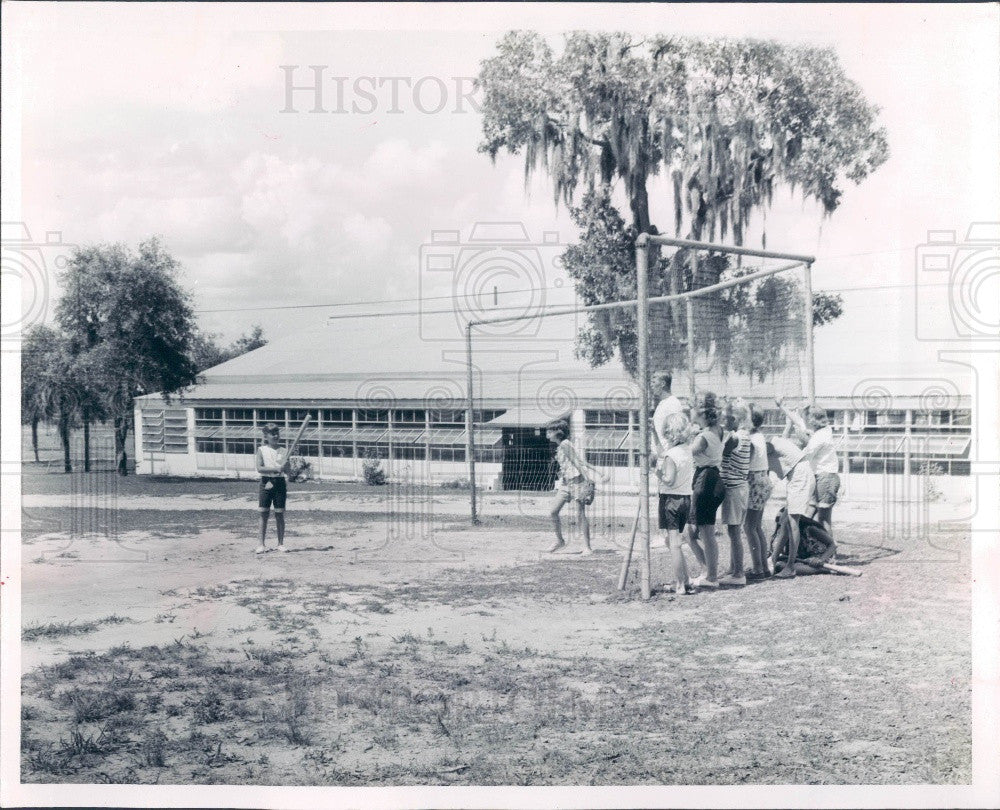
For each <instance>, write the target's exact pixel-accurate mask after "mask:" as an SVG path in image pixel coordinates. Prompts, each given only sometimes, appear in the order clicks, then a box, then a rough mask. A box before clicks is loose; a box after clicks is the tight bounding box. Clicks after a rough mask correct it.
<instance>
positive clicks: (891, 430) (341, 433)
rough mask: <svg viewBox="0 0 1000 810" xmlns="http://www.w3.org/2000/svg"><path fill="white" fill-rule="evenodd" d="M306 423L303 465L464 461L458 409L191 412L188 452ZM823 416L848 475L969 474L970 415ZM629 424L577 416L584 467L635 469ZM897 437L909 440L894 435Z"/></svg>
mask: <svg viewBox="0 0 1000 810" xmlns="http://www.w3.org/2000/svg"><path fill="white" fill-rule="evenodd" d="M503 413H505V411H504V410H503V409H483V410H477V411H475V412H474V420H475V423H476V425H477V429H476V433H475V439H476V442H475V443H476V449H475V452H476V460H477V461H482V462H493V463H500V462H501V461H502V460H503V454H504V448H503V447H502V446H501V442H500V439H501V433H500V431H499V430H498V429H495V428H489V427H484V425H485V423H487V422H489V421H490V420H492V419H495V418H496V417H497V416H500V415H502V414H503ZM908 413H909V424H907V416H908ZM307 415H308V416H309V417H311V419H312V422H313V425H315V427H310V429H309V430H307V431H306V434H305V435H304V438H303V440H302V441H301V442H300V444H299V447H298V451H297V452H298V453H299V454H300V455H302V456H304V457H306V458H365V457H374V458H383V459H389V458H393V459H401V460H430V461H451V462H465V461H466V446H467V445H466V438H467V437H466V434H465V430H464V428H465V411H464V410H461V409H419V408H414V409H409V408H408V409H395V408H322V409H296V408H197V409H195V437H194V438H195V446H196V450H197V452H198V454H199V455H201V454H227V455H233V456H238V457H240V456H242V457H245V456H250V455H253V453H254V451H255V450H256V448H257V446H258V445H259V442H260V435H261V434H260V428H261V427H262V426H263V425H265V424H267V423H269V422H271V423H276V424H278V425H279V426H280V427H283V428H284V429H285V430H286V433H285V435H286V437H287V436H288V435H289V432H291V431H294V429H295V428H296V427H297V426H298V424H300V423H301V421H302V420H303V419H305V418H306V416H307ZM829 415H830V417H831V419H832V422H833V424H834V425H835V429H836V430H837V433H838V449H839V450H840V451H841V453H842V457H844V458H845V459H846V463H847V466H848V469H849V470H850V471H851V472H862V473H881V472H889V473H893V472H899V473H901V472H902V471H903V469H904V467H905V464H906V459H907V457H908V456H909V458H910V464H911V471H913V472H920V471H925V470H928V469H929V470H931V471H932V473H933V474H936V473H944V474H951V475H968V474H969V462H968V445H969V441H968V434H969V431H970V424H971V412H970V411H969V410H930V411H911V412H907V411H898V410H897V411H892V410H890V411H877V410H867V411H830V412H829ZM637 418H638V415H637V412H636V411H629V410H587V411H585V413H584V426H585V431H584V448H585V453H586V458H587V460H588V461H589V462H590V463H591V464H594V465H597V466H601V467H634V466H637V465H638V448H637V435H636V434H637V430H636V424H637ZM783 426H784V416H783V414H782V413H781V412H780V411H779V410H776V409H773V410H768V411H765V421H764V425H763V427H762V429H763V431H764V432H765V433H768V434H771V433H777V432H780V431H781V429H782V428H783ZM904 433H905V434H907V437H904V436H902V435H900V434H904ZM893 436H895V437H896V438H895V439H894V438H893ZM142 437H143V448H144V449H145V450H146V451H149V452H166V453H187V452H188V422H187V412H186V411H185V410H184V409H182V408H161V409H155V408H154V409H143V411H142ZM935 437H945V438H935ZM904 441H905V442H906V446H905V447H904ZM907 450H908V451H909V452H907ZM508 452H509V450H508Z"/></svg>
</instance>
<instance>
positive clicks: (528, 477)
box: [501, 427, 557, 491]
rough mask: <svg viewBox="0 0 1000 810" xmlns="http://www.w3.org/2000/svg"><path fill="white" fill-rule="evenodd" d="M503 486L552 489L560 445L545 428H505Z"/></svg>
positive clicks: (508, 488)
mask: <svg viewBox="0 0 1000 810" xmlns="http://www.w3.org/2000/svg"><path fill="white" fill-rule="evenodd" d="M503 448H504V452H503V467H502V468H501V471H502V475H501V480H502V486H503V488H504V489H505V490H511V489H530V490H536V491H538V490H540V491H545V490H550V489H552V488H553V487H555V482H556V472H557V471H556V459H555V456H556V446H555V445H554V444H552V443H551V442H550V441H549V440H548V439H546V438H545V430H544V429H543V428H521V427H515V428H504V429H503Z"/></svg>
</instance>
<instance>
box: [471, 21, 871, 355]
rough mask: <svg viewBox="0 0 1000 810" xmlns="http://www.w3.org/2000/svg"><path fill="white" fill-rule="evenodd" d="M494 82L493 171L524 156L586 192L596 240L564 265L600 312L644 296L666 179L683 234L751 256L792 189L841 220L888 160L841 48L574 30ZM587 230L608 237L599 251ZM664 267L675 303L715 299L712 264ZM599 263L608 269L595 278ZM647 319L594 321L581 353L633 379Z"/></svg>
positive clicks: (657, 267)
mask: <svg viewBox="0 0 1000 810" xmlns="http://www.w3.org/2000/svg"><path fill="white" fill-rule="evenodd" d="M479 83H480V86H481V87H482V89H483V91H484V107H483V114H484V118H483V134H484V137H483V141H482V143H481V144H480V150H481V151H483V152H485V153H486V154H488V155H489V156H490V157H491V158H494V159H495V158H496V156H497V155H498V154H499V153H500V152H501V151H507V152H509V153H512V154H523V156H524V166H525V175H526V179H527V178H530V176H531V175H532V173H533V172H536V171H538V170H539V169H541V170H543V171H544V172H545V173H546V174H547V175H548V176H549V178H550V179H551V182H552V188H553V192H554V196H555V199H556V201H557V202H562V203H565V204H567V205H569V206H571V207H572V206H574V205H576V201H577V199H578V192H579V191H580V190H581V189H582V191H583V192H584V194H583V202H582V205H579V206H577V207H576V209H575V211H574V216H575V218H576V219H577V222H578V224H581V222H582V223H583V225H582V226H581V227H583V228H584V236H583V240H582V241H581V244H580V245H578V246H575V247H576V248H578V250H575V251H574V250H573V249H571V250H569V251H567V254H566V256H565V257H564V261H565V262H566V266H567V269H568V270H569V272H570V274H571V275H573V276H574V278H576V280H577V282H578V284H577V287H578V289H579V290H581V292H583V293H584V294H585V297H587V296H588V295H589V298H590V302H591V303H603V302H606V301H612V300H621V299H622V298H624V297H631V296H630V295H629V293H630V292H631V293H634V280H632V279H634V275H635V272H634V259H633V258H632V251H631V249H632V246H633V245H634V240H635V236H636V234H638V233H656V232H658V231H657V228H656V226H655V225H654V224H653V223H652V222H651V219H650V210H649V193H648V182H649V179H650V177H652V176H653V175H657V174H664V175H666V176H667V177H669V179H670V187H671V188H672V211H671V213H672V220H673V221H672V226H673V231H674V233H675V234H676V235H677V236H682V235H683V236H685V237H687V238H692V239H698V240H703V241H715V240H726V239H727V238H729V237H730V236H731V237H732V239H733V241H734V242H735V243H736V244H742V242H743V239H744V237H745V236H746V234H747V232H748V228H749V226H750V222H751V217H752V215H753V214H754V213H755V212H759V211H762V210H764V209H766V208H767V207H768V206H769V205H770V203H771V201H772V199H773V195H774V191H775V189H776V188H777V187H778V186H780V185H782V184H784V185H787V186H789V187H791V188H792V189H793V190H797V191H798V192H799V193H800V194H801V195H802V196H803V197H804V198H806V199H813V200H816V201H818V202H819V203H820V204H821V205H822V207H823V210H824V211H825V212H826V214H831V213H832V212H833V211H834V210H835V209H836V208H837V206H838V204H839V202H840V199H841V196H842V194H843V185H844V181H845V180H847V181H851V182H853V183H860V182H861V181H862V180H863V179H864V178H866V177H867V176H868V175H869V174H871V172H873V171H874V170H875V169H877V168H878V167H879V166H880V165H882V163H884V162H885V160H886V159H887V157H888V146H887V141H886V134H885V130H884V129H883V128H881V127H879V126H878V124H877V114H878V110H877V108H875V107H874V106H873V105H871V104H869V103H868V102H867V101H866V100H865V98H864V95H863V93H862V91H861V89H860V88H859V87H858V86H857V84H856V83H854V82H853V81H852V80H850V79H849V78H848V77H847V76H846V75H845V73H844V71H843V68H842V67H841V65H840V62H839V60H838V58H837V56H836V54H835V53H834V52H833V51H832V50H831V49H825V48H813V47H807V46H793V45H785V44H780V43H776V42H764V41H758V40H749V39H746V40H711V39H696V38H690V37H668V36H657V37H652V38H650V39H647V40H644V41H641V42H637V41H634V40H633V38H632V37H630V36H629V35H626V34H620V33H593V32H574V33H571V34H569V35H567V37H566V43H565V47H564V48H563V50H562V53H561V54H559V55H558V56H557V55H556V54H555V53H554V52H553V50H552V48H551V47H550V46H549V44H548V43H547V42H546V41H545V39H544V38H543V37H542V36H541V35H539V34H538V33H534V32H520V31H515V32H509V33H508V34H506V35H505V36H504V37H503V38H502V39H501V40H500V42H499V43H498V45H497V54H496V55H495V56H494V57H491V58H489V59H487V60H485V61H484V62H483V64H482V69H481V71H480V75H479ZM617 182H621V183H622V186H623V190H624V193H625V198H626V199H627V203H628V207H629V218H630V222H629V223H628V225H627V227H626V223H625V222H624V220H623V219H622V217H621V215H620V214H619V215H618V220H617V221H615V220H614V215H613V214H612V210H613V209H614V206H613V205H612V204H611V202H610V199H611V189H612V186H613V184H615V183H617ZM609 209H610V210H609ZM587 226H593V227H595V228H596V234H595V235H594V236H592V238H591V241H590V243H589V244H588V243H587V236H586V227H587ZM763 242H764V244H765V245H766V231H765V235H764V238H763ZM652 253H653V255H652V261H651V270H652V272H651V276H653V277H654V278H655V277H657V276H662V277H665V281H663V282H662V283H663V284H666V288H667V289H668V290H669V292H671V293H676V292H684V291H687V290H688V289H690V287H691V285H692V284H694V285H696V286H701V285H700V284H699V281H700V279H701V276H702V273H703V271H702V270H701V269H700V264H709V265H712V264H713V260H709V261H708V262H700V263H697V264H698V265H699V266H694V263H693V262H692V261H691V257H690V256H689V255H685V254H684V253H683V252H678V253H675V254H674V256H673V258H672V260H670V261H669V262H667V261H664V260H661V259H660V257H659V255H658V252H656V251H653V252H652ZM601 258H604V259H606V261H600V259H601ZM595 260H598V262H597V264H596V266H595V265H593V264H588V263H589V262H593V261H595ZM738 269H739V268H738V265H732V264H730V263H724V264H723V265H721V266H719V265H717V264H716V265H713V267H712V268H711V269H709V270H708V271H707V273H706V275H707V277H709V278H711V277H714V278H721V277H723V275H724V274H727V273H733V272H737V271H738ZM716 270H717V271H718V272H716ZM657 281H658V283H660V281H659V280H657ZM778 286H780V285H778ZM775 297H776V298H778V299H780V298H781V295H777V294H776V293H775ZM838 310H839V302H838V301H836V300H835V299H833V298H832V297H826V298H825V299H823V298H821V299H820V301H818V302H815V303H814V312H818V313H819V314H820V316H821V317H820V320H819V321H817V323H819V322H820V321H822V320H823V318H824V317H825V318H830V317H835V316H836V314H839V311H838ZM672 312H673V315H674V318H673V321H672V322H670V323H668V324H666V325H664V326H662V328H664V329H670V330H673V332H675V333H676V332H677V328H678V326H679V324H678V323H677V317H676V316H677V312H676V309H674V310H672ZM634 321H635V318H634V314H633V313H622V314H619V315H616V316H606V315H602V316H600V317H593V318H592V319H591V326H590V328H589V329H588V330H585V331H584V332H583V333H582V334H581V335H580V341H579V345H580V349H581V351H582V353H583V354H584V356H586V357H587V358H588V359H589V360H590V361H591V363H594V364H600V363H603V362H607V360H608V359H610V357H611V356H612V355H613V354H614V352H615V350H617V351H618V352H619V354H620V356H621V358H622V360H623V362H624V363H625V365H626V367H629V368H630V369H633V370H634V354H635V322H634ZM730 326H731V324H730ZM658 328H660V327H659V326H658ZM722 331H723V330H718V334H716V335H714V336H713V339H715V338H721V336H722ZM674 336H675V337H676V334H675V335H674ZM675 348H676V347H675ZM683 354H684V352H677V351H676V350H674V351H673V352H672V353H671V356H669V357H664V358H661V361H662V362H672V363H675V364H676V363H679V362H682V360H681V359H680V358H681V356H682V355H683Z"/></svg>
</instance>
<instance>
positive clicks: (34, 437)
mask: <svg viewBox="0 0 1000 810" xmlns="http://www.w3.org/2000/svg"><path fill="white" fill-rule="evenodd" d="M31 449H32V450H33V451H34V452H35V464H37V463H38V417H37V416H33V417H32V418H31Z"/></svg>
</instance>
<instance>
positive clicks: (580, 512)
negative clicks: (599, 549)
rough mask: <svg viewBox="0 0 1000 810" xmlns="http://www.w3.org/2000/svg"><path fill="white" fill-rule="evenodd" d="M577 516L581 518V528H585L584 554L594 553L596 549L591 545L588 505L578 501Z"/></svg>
mask: <svg viewBox="0 0 1000 810" xmlns="http://www.w3.org/2000/svg"><path fill="white" fill-rule="evenodd" d="M576 508H577V512H576V514H577V517H578V518H579V519H580V528H581V529H582V530H583V552H582V553H583V554H584V555H587V554H593V553H594V550H593V549H592V548H591V547H590V521H589V520H588V519H587V507H586V505H584V504H582V503H580V502H579V501H577V502H576Z"/></svg>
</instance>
